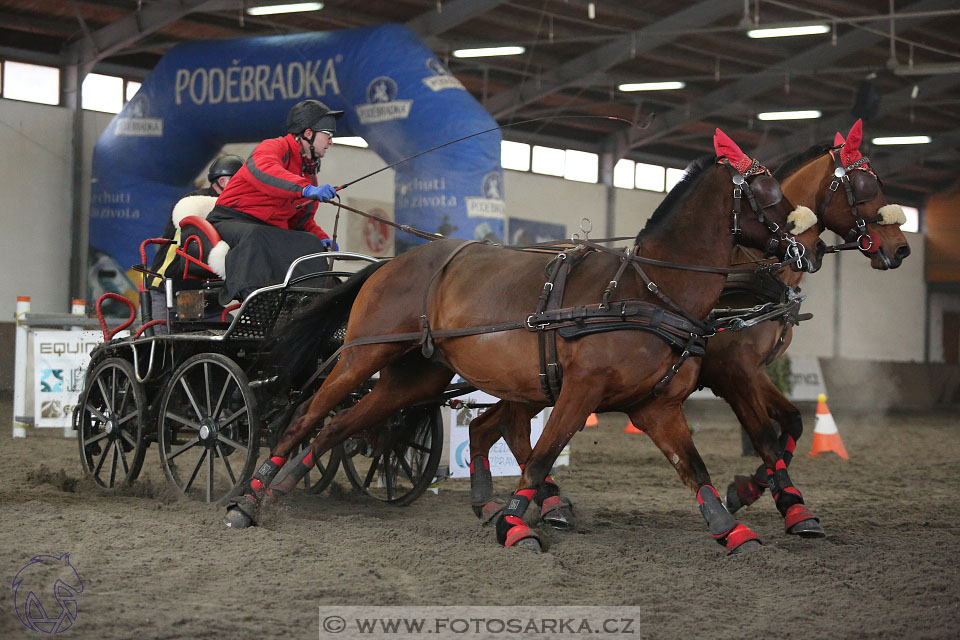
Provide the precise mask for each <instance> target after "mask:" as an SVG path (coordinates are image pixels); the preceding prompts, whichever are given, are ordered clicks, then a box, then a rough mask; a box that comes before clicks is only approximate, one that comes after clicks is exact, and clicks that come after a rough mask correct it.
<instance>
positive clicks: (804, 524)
mask: <svg viewBox="0 0 960 640" xmlns="http://www.w3.org/2000/svg"><path fill="white" fill-rule="evenodd" d="M787 533H788V534H790V535H792V536H800V537H801V538H823V537H824V536H826V535H827V532H826V531H824V530H823V527H821V526H820V523H819V522H817V520H816V518H809V519H807V520H802V521H800V522H798V523H796V524H795V525H793V526H792V527H789V528H788V529H787Z"/></svg>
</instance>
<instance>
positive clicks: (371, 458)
mask: <svg viewBox="0 0 960 640" xmlns="http://www.w3.org/2000/svg"><path fill="white" fill-rule="evenodd" d="M442 453H443V418H442V417H441V415H440V407H439V406H436V405H435V406H428V407H414V408H411V409H404V410H403V411H401V412H400V413H398V414H397V415H395V416H394V417H392V418H391V419H390V420H388V421H387V422H386V423H384V424H383V425H382V426H381V427H379V428H377V429H373V430H371V432H370V433H362V434H360V435H358V436H356V437H354V438H350V439H349V440H347V441H346V442H344V443H343V453H342V455H343V460H342V465H343V470H344V471H345V472H346V474H347V479H349V480H350V484H352V485H353V486H354V487H355V488H356V489H359V490H360V491H363V492H364V493H366V494H367V495H370V496H373V497H374V498H376V499H377V500H382V501H384V502H387V503H389V504H395V505H406V504H410V503H411V502H413V501H414V500H416V499H417V498H419V497H420V494H422V493H423V492H424V491H426V489H427V487H428V486H430V483H432V482H433V479H434V477H436V474H437V467H438V466H439V465H440V456H441V454H442Z"/></svg>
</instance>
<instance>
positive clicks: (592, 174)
mask: <svg viewBox="0 0 960 640" xmlns="http://www.w3.org/2000/svg"><path fill="white" fill-rule="evenodd" d="M565 160H566V162H565V164H564V168H563V177H564V178H565V179H567V180H575V181H577V182H592V183H596V182H597V174H598V172H599V170H600V156H598V155H597V154H595V153H588V152H586V151H576V150H574V149H567V150H566V158H565Z"/></svg>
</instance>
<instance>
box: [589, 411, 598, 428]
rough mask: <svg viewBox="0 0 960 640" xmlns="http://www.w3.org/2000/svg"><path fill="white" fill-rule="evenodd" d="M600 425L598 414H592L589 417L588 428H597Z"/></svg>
mask: <svg viewBox="0 0 960 640" xmlns="http://www.w3.org/2000/svg"><path fill="white" fill-rule="evenodd" d="M598 424H600V421H599V420H597V414H595V413H591V414H590V415H589V416H588V417H587V422H586V426H588V427H595V426H597V425H598Z"/></svg>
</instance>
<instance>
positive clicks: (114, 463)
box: [108, 440, 117, 487]
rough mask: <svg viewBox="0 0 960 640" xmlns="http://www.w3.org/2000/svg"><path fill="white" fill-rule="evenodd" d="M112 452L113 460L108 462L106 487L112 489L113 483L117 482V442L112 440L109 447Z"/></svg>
mask: <svg viewBox="0 0 960 640" xmlns="http://www.w3.org/2000/svg"><path fill="white" fill-rule="evenodd" d="M109 449H112V450H113V459H112V460H111V462H110V484H109V485H108V486H110V487H112V486H113V484H114V482H116V480H117V442H116V440H114V442H113V446H112V447H109Z"/></svg>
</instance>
